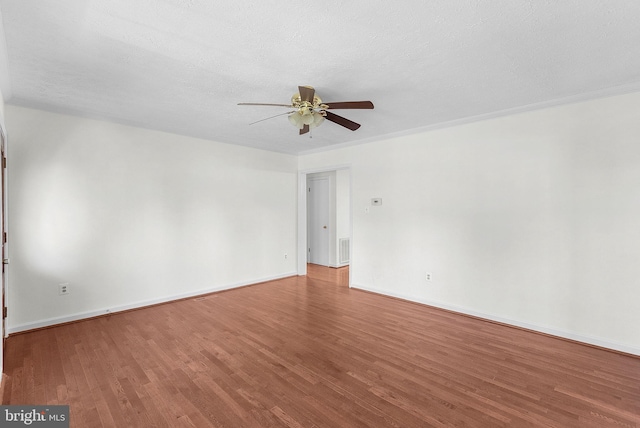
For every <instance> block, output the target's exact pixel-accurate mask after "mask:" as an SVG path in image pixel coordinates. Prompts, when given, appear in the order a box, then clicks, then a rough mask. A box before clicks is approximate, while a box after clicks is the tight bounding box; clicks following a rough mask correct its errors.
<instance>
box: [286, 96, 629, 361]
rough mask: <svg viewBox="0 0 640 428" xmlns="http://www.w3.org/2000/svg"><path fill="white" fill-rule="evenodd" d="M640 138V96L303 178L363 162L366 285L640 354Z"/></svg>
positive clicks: (359, 231)
mask: <svg viewBox="0 0 640 428" xmlns="http://www.w3.org/2000/svg"><path fill="white" fill-rule="evenodd" d="M639 136H640V93H635V94H629V95H623V96H616V97H611V98H606V99H600V100H595V101H590V102H584V103H579V104H572V105H566V106H561V107H555V108H547V109H543V110H538V111H532V112H527V113H521V114H517V115H512V116H507V117H502V118H497V119H491V120H486V121H482V122H476V123H472V124H467V125H461V126H456V127H451V128H447V129H440V130H436V131H431V132H424V133H419V134H415V135H410V136H404V137H398V138H391V139H388V140H385V141H380V142H376V143H370V144H363V145H358V146H353V147H349V148H344V149H340V150H334V151H330V152H323V153H317V154H310V155H306V156H302V157H300V158H299V168H300V169H301V170H310V169H315V168H322V167H323V166H327V165H336V164H351V166H352V182H353V187H352V189H353V201H354V213H353V242H352V245H353V253H352V254H353V259H352V264H351V269H352V272H351V275H352V284H353V286H355V287H360V288H365V289H369V290H373V291H377V292H380V293H384V294H388V295H393V296H399V297H403V298H407V299H410V300H414V301H419V302H425V303H430V304H435V305H437V306H441V307H445V308H451V309H455V310H459V311H462V312H466V313H470V314H475V315H481V316H484V317H487V318H492V319H496V320H500V321H506V322H509V323H512V324H515V325H520V326H524V327H528V328H534V329H537V330H540V331H545V332H549V333H552V334H557V335H561V336H564V337H569V338H574V339H578V340H582V341H585V342H590V343H594V344H598V345H602V346H607V347H610V348H614V349H619V350H622V351H626V352H631V353H636V354H640V329H638V328H637V326H639V325H640V286H638V285H639V283H640V263H639V262H638V259H639V256H640V143H639V142H640V138H639ZM372 197H381V198H383V202H384V203H383V205H382V206H376V207H372V206H370V199H371V198H372ZM367 206H368V207H369V208H370V212H369V213H368V214H366V213H365V210H364V208H365V207H367ZM427 271H429V272H431V273H432V274H433V280H432V281H431V282H427V281H426V280H425V273H426V272H427Z"/></svg>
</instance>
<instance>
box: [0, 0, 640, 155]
mask: <svg viewBox="0 0 640 428" xmlns="http://www.w3.org/2000/svg"><path fill="white" fill-rule="evenodd" d="M0 12H1V13H2V20H3V25H4V38H5V39H6V57H5V58H0V61H3V62H5V61H8V62H7V63H6V64H5V65H7V67H4V66H3V67H0V73H3V69H4V70H5V71H4V73H3V74H5V76H4V84H3V88H2V89H3V94H4V95H5V98H7V100H6V101H7V103H8V104H14V105H22V106H27V107H35V108H41V109H45V110H50V111H54V112H62V113H70V114H76V115H81V116H86V117H93V118H100V119H106V120H110V121H113V122H118V123H125V124H130V125H135V126H139V127H144V128H151V129H158V130H162V131H167V132H172V133H177V134H182V135H189V136H194V137H200V138H205V139H210V140H215V141H220V142H226V143H232V144H240V145H245V146H250V147H256V148H261V149H266V150H273V151H278V152H285V153H294V154H295V153H301V152H306V151H312V150H318V149H322V148H326V147H329V146H333V145H338V144H345V143H354V142H359V141H372V140H375V139H378V138H381V137H383V136H389V135H397V134H402V133H406V132H409V131H410V130H414V129H425V128H429V127H434V126H438V125H440V124H443V123H451V122H456V121H465V120H471V119H472V118H478V117H489V116H491V115H494V114H499V112H502V111H518V110H519V109H526V108H531V106H541V105H552V104H555V103H559V102H564V101H570V100H577V99H586V98H589V97H595V96H601V95H607V94H610V93H621V92H628V91H633V90H640V54H639V53H640V51H639V50H638V49H639V46H640V25H639V23H640V2H639V1H638V0H617V1H611V0H573V1H571V0H567V1H562V2H558V1H557V0H538V1H533V0H529V1H524V0H486V1H452V0H432V1H428V2H426V1H423V0H410V1H397V2H390V1H388V0H384V1H380V0H367V1H364V0H352V1H335V0H325V1H316V2H302V1H299V0H296V1H289V0H284V1H283V0H262V1H255V2H251V1H250V2H238V1H232V0H217V1H211V0H136V1H132V0H64V1H46V0H0ZM0 41H1V40H0ZM1 44H2V43H0V45H1ZM3 50H4V46H2V49H0V55H1V54H2V51H3ZM6 69H8V71H7V70H6ZM7 73H8V77H7V76H6V74H7ZM298 85H311V86H314V87H315V88H316V91H317V93H318V94H319V95H320V96H321V97H322V99H323V101H325V102H328V101H349V100H371V101H373V103H374V104H375V106H376V108H375V110H362V111H358V110H340V111H335V112H336V113H338V114H340V115H343V116H345V117H347V118H349V119H351V120H354V121H356V122H359V123H361V124H362V127H361V128H360V129H359V130H357V131H355V132H352V131H349V130H347V129H345V128H342V127H340V126H338V125H336V124H334V123H330V122H325V123H324V124H323V125H322V126H320V127H319V128H317V129H314V130H313V131H312V138H309V136H308V135H307V136H299V135H298V132H297V129H295V128H294V127H293V126H291V125H290V124H289V122H288V120H287V118H286V116H280V117H276V118H273V119H270V120H266V121H263V122H259V123H256V124H253V125H249V124H250V123H251V122H254V121H258V120H260V119H264V118H266V117H269V116H273V115H276V114H278V113H282V112H284V111H286V109H283V108H280V107H253V106H238V105H237V103H238V102H266V103H288V102H289V100H290V98H291V96H292V95H293V93H294V92H296V91H297V86H298ZM527 106H528V107H527Z"/></svg>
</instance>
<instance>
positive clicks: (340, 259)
mask: <svg viewBox="0 0 640 428" xmlns="http://www.w3.org/2000/svg"><path fill="white" fill-rule="evenodd" d="M298 184H299V188H298V189H299V190H298V196H299V198H298V201H299V203H298V230H299V231H300V232H301V233H298V258H297V260H298V275H307V263H312V264H313V265H317V266H325V267H330V268H332V269H335V268H348V266H349V265H350V263H351V245H350V243H351V229H352V219H351V217H352V216H351V206H352V203H351V168H350V167H349V166H342V167H336V168H327V169H322V170H314V171H303V172H300V173H299V181H298ZM303 231H304V232H303ZM305 232H306V233H305ZM343 272H348V273H347V274H348V276H349V277H350V276H351V275H350V272H351V270H350V269H343Z"/></svg>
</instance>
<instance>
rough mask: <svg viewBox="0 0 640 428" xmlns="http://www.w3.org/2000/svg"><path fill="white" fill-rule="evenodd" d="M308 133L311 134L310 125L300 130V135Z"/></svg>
mask: <svg viewBox="0 0 640 428" xmlns="http://www.w3.org/2000/svg"><path fill="white" fill-rule="evenodd" d="M307 132H309V125H304V126H303V127H302V129H301V130H300V135H302V134H306V133H307Z"/></svg>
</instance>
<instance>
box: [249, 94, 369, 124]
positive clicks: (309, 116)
mask: <svg viewBox="0 0 640 428" xmlns="http://www.w3.org/2000/svg"><path fill="white" fill-rule="evenodd" d="M298 91H299V92H298V93H297V94H293V96H292V97H291V104H264V103H238V105H241V106H276V107H289V108H292V109H293V110H292V111H289V112H287V113H282V115H285V114H288V115H289V122H291V124H292V125H294V126H296V127H297V128H298V129H300V135H302V134H306V133H307V132H309V130H310V129H311V128H315V127H317V126H320V124H321V123H322V122H324V120H325V119H327V120H329V121H331V122H333V123H337V124H338V125H341V126H344V127H345V128H347V129H350V130H352V131H355V130H356V129H358V128H360V124H359V123H356V122H353V121H351V120H349V119H347V118H344V117H342V116H338V115H337V114H335V113H333V112H330V111H328V110H334V109H372V108H373V103H372V102H371V101H341V102H335V103H323V102H322V100H321V99H320V97H319V96H317V95H316V90H315V89H313V87H311V86H298ZM278 116H280V115H278ZM273 117H275V116H273ZM269 119H271V118H269ZM263 120H266V119H263ZM258 122H260V121H258ZM254 123H257V122H254Z"/></svg>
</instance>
